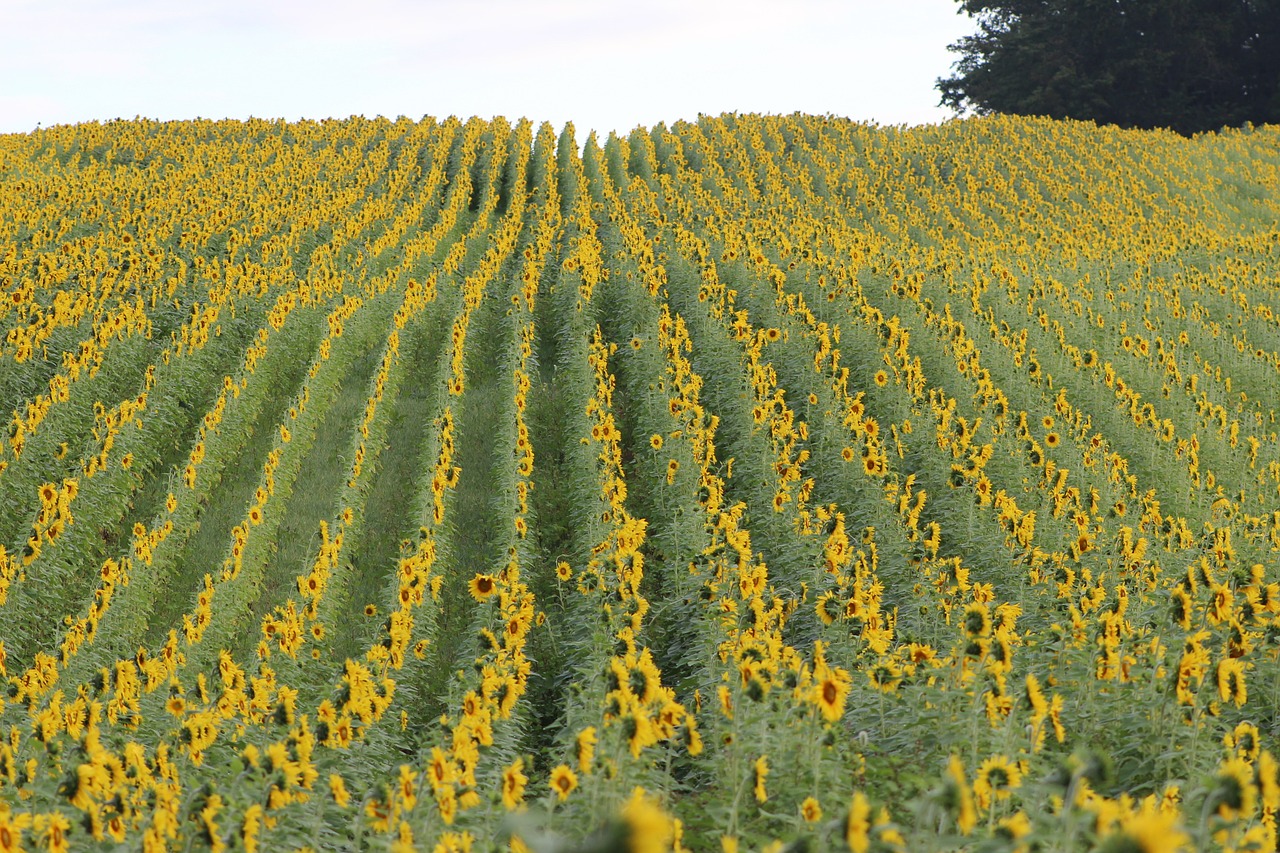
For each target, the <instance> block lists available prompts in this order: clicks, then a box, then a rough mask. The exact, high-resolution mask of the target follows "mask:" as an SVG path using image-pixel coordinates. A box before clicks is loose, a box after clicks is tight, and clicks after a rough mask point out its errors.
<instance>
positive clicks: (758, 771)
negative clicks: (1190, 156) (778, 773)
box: [751, 755, 769, 803]
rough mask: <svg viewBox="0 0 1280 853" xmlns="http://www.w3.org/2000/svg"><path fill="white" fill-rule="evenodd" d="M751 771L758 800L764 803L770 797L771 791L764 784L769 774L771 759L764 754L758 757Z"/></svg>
mask: <svg viewBox="0 0 1280 853" xmlns="http://www.w3.org/2000/svg"><path fill="white" fill-rule="evenodd" d="M751 773H752V779H753V791H754V792H755V795H756V802H758V803H763V802H764V801H765V800H767V799H769V792H768V790H766V789H765V785H764V783H765V779H766V778H768V776H769V759H768V758H767V757H766V756H763V755H762V756H760V757H759V758H757V759H756V760H755V763H754V764H752V765H751Z"/></svg>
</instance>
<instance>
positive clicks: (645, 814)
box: [622, 787, 672, 853]
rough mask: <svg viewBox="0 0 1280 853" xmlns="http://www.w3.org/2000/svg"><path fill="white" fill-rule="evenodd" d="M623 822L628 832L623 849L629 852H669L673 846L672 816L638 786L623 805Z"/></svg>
mask: <svg viewBox="0 0 1280 853" xmlns="http://www.w3.org/2000/svg"><path fill="white" fill-rule="evenodd" d="M622 823H623V826H624V827H625V832H626V844H625V846H624V848H623V849H625V850H627V851H629V853H667V851H668V850H669V849H670V847H671V838H672V826H671V818H669V817H668V816H667V815H666V813H665V812H663V811H662V809H661V808H660V807H659V806H658V804H657V803H656V802H654V800H653V799H652V798H651V797H649V796H648V795H647V794H646V793H645V791H644V788H639V787H637V788H636V789H635V790H633V791H632V792H631V797H630V799H628V800H627V802H626V804H624V805H623V807H622Z"/></svg>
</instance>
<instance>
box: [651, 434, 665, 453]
mask: <svg viewBox="0 0 1280 853" xmlns="http://www.w3.org/2000/svg"><path fill="white" fill-rule="evenodd" d="M649 446H650V447H652V448H653V449H654V450H661V449H662V436H660V435H658V434H657V433H656V432H655V433H654V434H653V435H651V436H649Z"/></svg>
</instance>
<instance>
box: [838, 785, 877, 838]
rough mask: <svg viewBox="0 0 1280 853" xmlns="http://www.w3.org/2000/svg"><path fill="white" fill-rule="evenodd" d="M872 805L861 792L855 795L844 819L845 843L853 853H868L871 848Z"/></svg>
mask: <svg viewBox="0 0 1280 853" xmlns="http://www.w3.org/2000/svg"><path fill="white" fill-rule="evenodd" d="M870 833H871V804H870V803H868V802H867V797H866V795H865V794H863V793H862V792H861V791H858V792H857V793H855V794H854V795H853V801H852V802H851V803H850V804H849V813H848V814H847V815H845V819H844V843H845V844H846V845H847V846H848V848H849V849H850V850H851V851H853V853H867V850H869V849H870V847H871V836H870Z"/></svg>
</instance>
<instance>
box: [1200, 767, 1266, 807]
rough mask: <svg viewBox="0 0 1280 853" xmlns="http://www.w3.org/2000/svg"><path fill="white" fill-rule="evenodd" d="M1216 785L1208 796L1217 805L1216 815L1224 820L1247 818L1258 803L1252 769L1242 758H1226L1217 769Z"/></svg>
mask: <svg viewBox="0 0 1280 853" xmlns="http://www.w3.org/2000/svg"><path fill="white" fill-rule="evenodd" d="M1214 781H1215V782H1216V783H1217V784H1216V786H1215V787H1214V789H1213V792H1212V793H1211V794H1210V795H1209V796H1210V797H1212V798H1213V800H1215V801H1216V802H1217V804H1218V815H1219V816H1220V817H1222V818H1224V819H1226V820H1236V819H1237V818H1247V817H1249V816H1251V815H1252V814H1253V810H1254V807H1255V806H1256V805H1257V801H1258V788H1257V786H1256V785H1255V784H1254V782H1253V768H1252V767H1250V766H1249V762H1247V761H1245V760H1244V759H1243V758H1240V757H1238V756H1237V757H1235V758H1228V759H1227V760H1226V761H1224V762H1222V764H1221V765H1219V767H1218V774H1217V776H1216V777H1215V780H1214Z"/></svg>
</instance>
